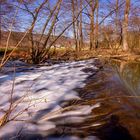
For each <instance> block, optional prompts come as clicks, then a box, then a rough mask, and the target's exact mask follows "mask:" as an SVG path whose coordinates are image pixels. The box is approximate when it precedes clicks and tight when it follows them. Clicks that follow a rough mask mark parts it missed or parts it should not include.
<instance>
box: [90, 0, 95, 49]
mask: <svg viewBox="0 0 140 140" xmlns="http://www.w3.org/2000/svg"><path fill="white" fill-rule="evenodd" d="M89 5H90V50H92V49H93V48H94V41H95V40H94V12H95V6H94V1H90V4H89Z"/></svg>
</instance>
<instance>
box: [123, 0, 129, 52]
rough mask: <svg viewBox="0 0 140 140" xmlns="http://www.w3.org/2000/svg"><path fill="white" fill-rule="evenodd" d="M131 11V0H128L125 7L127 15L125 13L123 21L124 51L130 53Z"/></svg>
mask: <svg viewBox="0 0 140 140" xmlns="http://www.w3.org/2000/svg"><path fill="white" fill-rule="evenodd" d="M129 11H130V0H126V5H125V13H124V21H123V29H122V33H123V50H124V51H128V49H129V47H128V40H127V38H128V17H129Z"/></svg>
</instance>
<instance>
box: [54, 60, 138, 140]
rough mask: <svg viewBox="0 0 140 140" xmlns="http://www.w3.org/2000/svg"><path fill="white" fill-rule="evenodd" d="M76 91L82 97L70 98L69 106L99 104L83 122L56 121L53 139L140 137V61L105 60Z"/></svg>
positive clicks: (120, 139) (128, 138)
mask: <svg viewBox="0 0 140 140" xmlns="http://www.w3.org/2000/svg"><path fill="white" fill-rule="evenodd" d="M76 91H78V92H79V95H80V97H81V98H82V100H81V101H71V102H70V105H78V104H80V105H81V104H82V105H94V104H96V103H100V107H99V108H96V109H93V110H92V113H91V114H90V115H87V116H85V118H86V119H85V121H84V122H82V123H74V124H72V123H71V124H70V123H68V124H67V123H65V124H58V126H57V129H55V130H54V131H53V132H54V133H55V136H56V138H58V137H59V138H60V139H61V138H63V137H65V136H78V137H79V138H80V139H84V138H85V137H89V136H97V137H98V138H100V139H101V140H132V139H136V140H140V97H139V95H140V63H135V62H131V63H129V62H108V64H107V65H105V66H104V67H103V68H101V69H100V71H96V72H94V71H93V75H92V76H90V77H89V78H88V79H87V81H86V86H85V87H84V88H82V89H76ZM78 117H79V116H78ZM112 118H113V119H112ZM114 118H115V119H114ZM64 119H66V118H58V119H56V120H53V121H60V122H61V121H62V120H64ZM67 119H69V116H67ZM53 136H54V135H53ZM91 139H94V138H91Z"/></svg>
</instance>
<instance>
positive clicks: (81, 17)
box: [79, 0, 83, 51]
mask: <svg viewBox="0 0 140 140" xmlns="http://www.w3.org/2000/svg"><path fill="white" fill-rule="evenodd" d="M82 5H83V0H80V11H81V10H82ZM82 22H83V16H82V12H81V13H80V28H79V35H80V41H79V51H80V50H81V48H82V47H83V25H82Z"/></svg>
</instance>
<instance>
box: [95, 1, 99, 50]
mask: <svg viewBox="0 0 140 140" xmlns="http://www.w3.org/2000/svg"><path fill="white" fill-rule="evenodd" d="M98 14H99V1H98V0H96V27H95V47H96V48H98V30H99V27H98Z"/></svg>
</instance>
